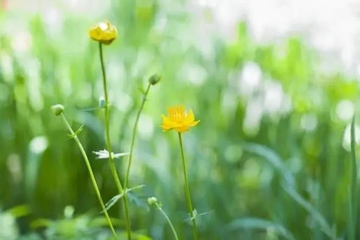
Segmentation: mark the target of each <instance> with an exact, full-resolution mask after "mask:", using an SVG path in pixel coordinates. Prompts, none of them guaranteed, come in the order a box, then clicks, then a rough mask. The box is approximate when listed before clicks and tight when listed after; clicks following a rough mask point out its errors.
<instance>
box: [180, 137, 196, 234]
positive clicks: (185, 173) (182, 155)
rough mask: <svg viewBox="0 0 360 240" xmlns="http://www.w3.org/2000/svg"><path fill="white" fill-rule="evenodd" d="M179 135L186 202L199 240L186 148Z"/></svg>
mask: <svg viewBox="0 0 360 240" xmlns="http://www.w3.org/2000/svg"><path fill="white" fill-rule="evenodd" d="M178 135H179V142H180V150H181V160H182V165H183V172H184V181H185V195H186V202H187V206H188V211H189V213H190V217H191V221H192V226H193V236H194V240H197V239H198V230H197V226H196V220H195V217H194V209H193V207H192V203H191V196H190V187H189V181H188V177H187V170H186V161H185V155H184V147H183V143H182V137H181V133H178Z"/></svg>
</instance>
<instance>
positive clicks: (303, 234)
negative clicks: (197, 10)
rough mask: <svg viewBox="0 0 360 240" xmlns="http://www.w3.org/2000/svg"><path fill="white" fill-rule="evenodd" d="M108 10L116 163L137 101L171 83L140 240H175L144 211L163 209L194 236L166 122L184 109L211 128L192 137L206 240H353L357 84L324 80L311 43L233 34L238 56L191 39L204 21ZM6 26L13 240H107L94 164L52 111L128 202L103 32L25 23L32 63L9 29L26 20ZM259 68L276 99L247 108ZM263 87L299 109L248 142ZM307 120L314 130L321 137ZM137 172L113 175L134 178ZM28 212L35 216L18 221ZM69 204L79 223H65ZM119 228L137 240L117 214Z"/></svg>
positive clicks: (3, 162)
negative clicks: (106, 123)
mask: <svg viewBox="0 0 360 240" xmlns="http://www.w3.org/2000/svg"><path fill="white" fill-rule="evenodd" d="M174 2H175V1H174ZM174 4H175V3H174ZM110 10H111V11H110V12H109V14H110V15H106V18H108V19H110V20H111V21H112V22H113V23H114V25H116V26H117V27H118V32H119V39H117V40H115V41H114V43H112V44H111V45H110V46H106V47H104V54H105V64H106V66H107V70H108V80H109V89H110V102H111V111H110V112H111V119H110V125H111V138H112V142H113V152H128V150H129V144H130V138H131V129H132V126H133V121H134V119H135V117H136V113H137V109H138V107H139V105H140V103H141V100H142V99H141V97H142V94H141V93H140V92H139V91H138V89H139V88H144V87H145V86H146V85H147V79H148V77H149V76H151V75H152V74H154V73H159V74H160V75H161V81H160V82H159V83H158V84H156V86H153V87H152V90H151V92H150V93H149V96H148V101H147V103H146V105H145V108H144V111H143V114H142V115H141V117H140V123H139V128H138V137H137V141H136V145H135V154H134V161H133V165H132V171H131V175H130V178H131V179H130V186H129V188H132V187H133V186H137V185H142V184H144V185H145V187H144V188H141V189H138V190H136V191H132V192H131V198H130V199H131V201H130V214H131V220H132V229H133V231H134V234H135V236H136V234H137V237H138V239H149V238H150V237H151V239H157V240H158V239H159V240H161V239H172V237H173V233H172V231H171V229H170V228H169V226H168V223H167V221H166V220H165V219H164V218H163V217H162V216H160V214H155V213H154V210H149V209H148V207H146V206H147V198H148V197H150V196H156V197H157V198H159V199H161V202H162V209H163V210H164V211H165V212H166V214H167V215H168V216H169V218H170V219H171V221H172V223H173V224H174V227H175V229H176V231H177V233H178V235H179V239H190V237H191V226H190V224H188V222H184V220H185V219H188V217H189V216H188V214H187V211H186V209H187V207H186V201H185V199H184V197H183V190H184V189H183V185H182V183H183V179H182V174H181V173H182V172H181V158H180V157H181V156H180V151H179V148H178V142H177V137H176V134H175V133H173V132H168V133H163V132H162V130H161V129H160V127H159V126H160V125H161V114H163V113H165V112H166V108H167V107H168V106H171V105H174V104H184V105H185V106H186V107H187V108H191V109H192V110H193V111H194V114H195V117H196V119H199V120H201V122H200V123H199V125H198V126H197V127H196V128H194V129H192V130H191V131H189V132H187V133H185V134H184V135H183V139H184V150H185V154H186V158H187V160H188V171H189V172H188V174H189V181H190V189H191V195H192V199H193V205H194V208H196V209H197V211H198V212H199V214H198V216H197V220H198V224H199V232H200V236H201V239H209V240H211V239H316V240H322V239H335V238H344V237H346V236H347V231H348V229H349V226H350V225H349V224H353V223H354V222H356V220H357V222H359V220H360V219H359V217H358V216H360V210H359V208H354V209H353V211H356V212H353V214H350V215H351V216H353V217H351V218H349V212H348V209H349V204H350V198H349V190H350V188H349V184H350V182H351V181H354V180H351V177H352V171H353V170H354V169H352V166H353V164H352V158H351V155H350V153H349V152H348V151H346V150H345V149H344V147H343V137H344V130H345V128H346V126H347V125H348V123H349V122H350V119H348V120H346V119H344V118H342V117H340V116H339V114H338V110H339V106H340V105H339V103H341V102H342V101H344V100H347V101H350V102H352V103H354V104H355V105H354V106H356V104H357V103H358V92H359V87H358V83H357V82H356V81H354V79H351V78H350V77H348V76H346V75H344V74H342V73H333V72H330V73H329V72H325V73H324V72H323V71H322V70H321V69H320V63H322V62H320V60H321V59H320V57H319V56H318V55H317V54H316V52H314V51H312V50H311V49H310V48H309V47H307V46H306V45H305V44H304V43H303V41H302V40H301V39H300V38H295V37H292V38H290V39H286V40H284V41H281V42H279V43H276V44H275V43H273V44H265V45H259V44H256V43H254V42H253V40H252V38H251V35H250V34H249V33H248V30H247V24H246V22H240V23H239V24H238V26H237V29H234V31H237V38H236V39H235V40H233V41H231V42H225V41H224V40H222V39H221V38H219V37H216V36H213V35H211V36H210V37H207V38H206V39H202V38H199V39H197V38H196V37H193V36H195V35H196V34H195V33H194V30H193V29H192V28H191V27H193V26H196V24H197V22H196V20H195V19H193V18H192V17H191V16H189V15H188V14H187V13H186V12H177V11H175V10H174V8H170V7H169V6H168V5H166V4H165V3H162V2H154V1H143V0H141V1H140V0H139V1H130V0H126V1H119V2H116V3H115V1H114V3H113V5H112V6H111V9H110ZM1 14H4V16H3V17H2V18H1V19H0V21H1V24H2V26H4V28H2V30H1V33H2V34H1V37H0V42H1V44H0V141H1V147H0V183H1V187H0V204H1V206H2V207H3V209H4V211H2V212H1V213H0V239H29V240H30V239H40V236H42V237H47V238H48V239H110V237H111V232H110V231H109V230H108V229H107V225H106V221H105V219H104V218H103V217H102V215H101V209H100V208H99V207H98V202H97V199H96V196H95V193H94V191H93V189H92V186H91V182H90V179H89V176H88V172H87V170H86V166H85V165H84V163H83V160H82V158H81V154H80V152H79V150H78V148H77V147H76V146H75V144H74V143H73V141H71V139H68V136H67V132H66V129H64V127H63V125H62V123H61V121H60V119H58V118H56V117H54V115H53V113H52V112H51V110H50V107H51V106H52V105H53V104H57V103H61V104H63V105H64V106H65V109H66V110H65V111H66V115H67V118H68V119H69V120H70V119H71V120H72V122H71V125H72V127H73V129H79V130H78V132H80V131H81V134H79V136H78V137H79V138H80V140H81V142H82V143H83V145H84V147H85V149H86V151H87V154H88V156H89V158H90V160H91V164H92V167H93V169H94V172H95V177H96V179H97V181H98V183H99V187H100V188H101V189H100V190H101V193H102V196H103V199H104V200H109V199H111V198H112V197H113V196H114V195H116V194H117V190H116V186H115V185H114V182H113V181H112V177H111V176H110V174H109V173H110V169H109V167H108V164H107V162H106V161H104V160H101V159H96V156H95V155H94V154H93V151H99V150H101V149H104V148H105V140H104V135H103V133H104V129H103V125H102V121H103V114H102V109H100V108H99V107H98V102H99V98H100V96H101V94H102V90H101V87H102V85H101V71H100V63H99V61H98V52H97V44H96V43H94V42H92V41H91V40H90V39H89V38H88V35H87V30H88V28H89V27H90V26H92V25H93V23H94V22H96V21H98V20H99V19H89V18H85V17H83V16H81V15H76V14H73V13H64V19H63V21H64V22H63V24H62V25H60V27H59V28H57V29H53V28H52V27H51V26H49V23H47V22H45V21H44V19H43V18H42V17H41V16H40V15H32V16H24V19H23V21H22V22H21V23H19V24H21V26H19V27H18V29H24V30H23V31H24V32H22V34H23V35H24V34H25V36H27V37H28V38H29V39H30V42H29V43H28V44H29V46H28V48H27V49H25V50H22V49H21V48H20V47H19V46H17V45H16V44H15V43H14V38H16V36H18V33H17V32H13V31H8V30H7V29H9V26H14V25H12V24H14V19H16V18H18V17H19V16H18V15H16V14H15V13H11V12H9V13H6V12H3V13H1ZM89 15H90V14H89ZM102 17H103V16H102ZM162 17H163V18H164V19H163V20H165V22H164V23H163V26H162V25H161V24H160V23H161V18H162ZM160 25H161V26H160ZM196 27H197V28H200V27H201V26H196ZM13 28H14V27H11V28H10V29H13ZM14 31H15V30H14ZM214 35H215V34H214ZM196 36H197V35H196ZM24 41H25V40H24ZM206 44H208V45H209V46H210V49H211V50H208V49H206V48H205V45H206ZM249 63H250V64H255V66H257V67H258V68H259V69H260V71H261V83H260V85H262V86H264V87H263V88H259V89H258V90H257V91H258V92H255V93H253V94H252V95H246V94H245V95H244V94H243V93H242V87H243V85H242V83H241V81H240V78H241V77H239V76H240V74H241V73H242V72H243V71H245V69H246V67H247V66H248V64H249ZM266 84H279V86H281V89H282V90H283V91H284V94H286V96H287V98H288V99H289V100H290V102H291V107H290V108H287V109H286V108H285V107H281V109H280V110H279V111H277V112H274V113H272V112H266V111H264V110H263V109H262V108H261V107H259V109H258V110H257V109H252V110H253V111H255V112H261V117H260V120H259V122H258V125H256V124H255V121H254V122H251V123H254V124H255V127H253V128H251V127H248V125H247V120H246V119H247V117H248V111H249V108H251V107H252V106H256V105H251V103H252V102H254V101H256V100H259V99H263V98H261V97H264V96H265V94H266V91H268V90H269V89H268V87H266V86H268V85H266ZM271 86H272V85H271ZM269 88H270V87H269ZM258 97H260V98H258ZM354 108H355V110H356V109H357V107H354ZM250 110H251V109H250ZM340 110H341V109H340ZM309 119H313V120H314V119H315V120H314V121H315V127H312V128H311V127H308V124H309V123H308V122H309V121H308V120H309ZM310 122H311V121H310ZM312 122H313V121H312ZM310 125H311V124H310ZM80 126H81V127H80ZM79 127H80V128H79ZM78 132H77V133H78ZM125 159H126V158H121V159H116V160H115V161H116V164H117V165H118V168H119V173H120V176H121V177H124V174H125V171H126V160H125ZM354 184H355V187H354V189H355V190H354V191H355V192H358V189H359V184H358V182H356V181H355V183H354ZM22 204H26V205H27V207H28V209H29V211H27V212H26V214H20V215H18V214H16V213H13V212H12V211H11V209H13V208H14V207H16V206H19V205H22ZM69 205H71V206H74V213H73V215H72V214H71V216H70V215H66V214H64V216H63V214H62V211H63V210H64V209H67V208H66V206H69ZM89 211H91V212H89ZM204 212H209V214H201V213H204ZM109 213H110V215H111V217H112V218H113V219H114V221H115V222H114V223H115V226H116V228H117V229H118V231H119V233H121V234H124V235H123V236H125V232H123V231H124V229H125V223H124V222H123V218H122V217H121V216H122V210H121V208H120V207H119V206H118V204H114V205H113V206H112V207H111V209H110V210H109ZM349 219H352V220H351V221H354V222H352V223H350V222H349ZM5 230H6V231H5ZM354 231H356V233H354V237H355V239H357V238H359V237H360V232H359V231H360V230H359V228H356V227H355V228H354ZM20 235H21V236H20ZM147 236H149V237H147Z"/></svg>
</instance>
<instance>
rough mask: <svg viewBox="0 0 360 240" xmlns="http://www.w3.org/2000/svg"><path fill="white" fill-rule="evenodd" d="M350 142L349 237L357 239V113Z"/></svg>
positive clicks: (351, 128)
mask: <svg viewBox="0 0 360 240" xmlns="http://www.w3.org/2000/svg"><path fill="white" fill-rule="evenodd" d="M350 140H351V141H350V143H351V160H352V161H351V162H352V166H351V170H352V173H351V186H350V207H349V208H350V212H349V217H350V221H349V222H350V224H349V225H350V226H349V227H350V228H349V239H350V240H355V239H356V227H355V226H356V212H357V196H356V183H357V164H356V153H355V145H356V140H355V115H354V117H353V119H352V121H351V127H350Z"/></svg>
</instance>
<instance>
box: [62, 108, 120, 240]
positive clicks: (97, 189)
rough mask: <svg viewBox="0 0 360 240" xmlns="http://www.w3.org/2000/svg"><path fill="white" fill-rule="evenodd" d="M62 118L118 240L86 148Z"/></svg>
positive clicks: (63, 116)
mask: <svg viewBox="0 0 360 240" xmlns="http://www.w3.org/2000/svg"><path fill="white" fill-rule="evenodd" d="M61 117H62V119H63V121H64V123H65V125H66V127H67V129H68V130H69V132H70V134H71V136H72V137H73V138H74V140H75V142H76V143H77V145H78V147H79V149H80V152H81V154H82V156H83V158H84V160H85V164H86V166H87V169H88V171H89V174H90V179H91V182H92V184H93V187H94V189H95V193H96V196H97V197H98V199H99V202H100V205H101V208H102V210H103V212H104V214H105V217H106V219H107V221H108V224H109V227H110V229H111V232H112V233H113V235H114V238H115V239H117V240H118V239H119V238H118V237H117V234H116V232H115V229H114V226H113V225H112V222H111V219H110V217H109V214H108V212H107V210H106V208H105V204H104V201H103V200H102V197H101V194H100V190H99V187H98V185H97V183H96V180H95V176H94V173H93V171H92V169H91V165H90V161H89V159H88V157H87V155H86V152H85V150H84V147H83V146H82V144H81V142H80V140H79V138H78V137H77V135H76V134H75V132H74V130H73V129H72V128H71V126H70V124H69V122H68V121H67V120H66V118H65V115H64V114H63V113H61Z"/></svg>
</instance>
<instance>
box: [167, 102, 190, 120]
mask: <svg viewBox="0 0 360 240" xmlns="http://www.w3.org/2000/svg"><path fill="white" fill-rule="evenodd" d="M168 112H169V117H170V120H172V121H175V122H181V121H183V120H184V119H185V117H186V112H185V109H184V107H183V106H176V107H172V108H169V109H168Z"/></svg>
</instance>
